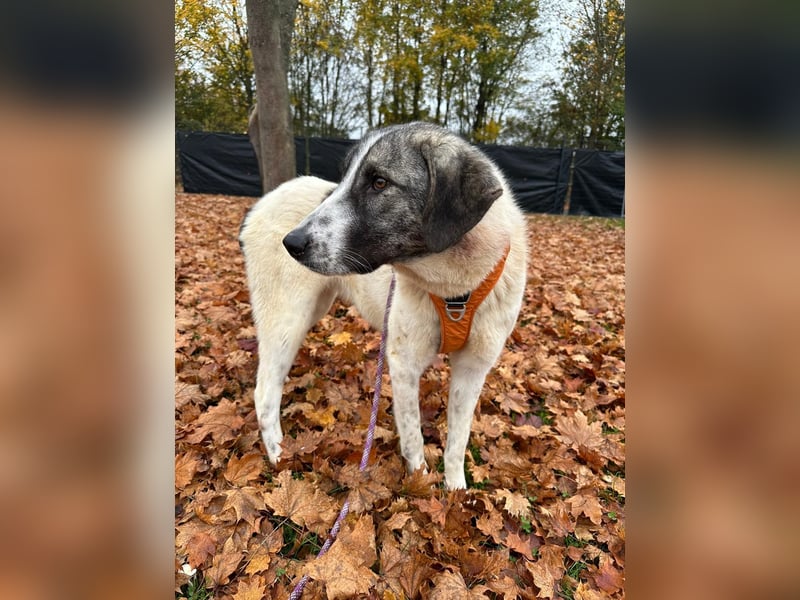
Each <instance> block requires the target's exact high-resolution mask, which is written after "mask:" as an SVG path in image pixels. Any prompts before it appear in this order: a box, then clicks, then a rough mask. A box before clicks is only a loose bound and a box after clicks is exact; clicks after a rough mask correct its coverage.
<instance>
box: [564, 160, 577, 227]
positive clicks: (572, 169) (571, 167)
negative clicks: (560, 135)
mask: <svg viewBox="0 0 800 600" xmlns="http://www.w3.org/2000/svg"><path fill="white" fill-rule="evenodd" d="M576 152H577V150H573V151H572V158H571V159H570V163H569V179H568V180H567V193H566V194H565V196H564V212H563V213H562V214H564V215H568V214H569V205H570V203H571V202H572V176H573V175H574V173H575V153H576Z"/></svg>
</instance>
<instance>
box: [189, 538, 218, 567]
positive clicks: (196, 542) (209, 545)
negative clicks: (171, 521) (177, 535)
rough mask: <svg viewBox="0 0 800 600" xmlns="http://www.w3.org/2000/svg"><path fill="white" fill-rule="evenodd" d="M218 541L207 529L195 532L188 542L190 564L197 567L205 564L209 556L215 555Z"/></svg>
mask: <svg viewBox="0 0 800 600" xmlns="http://www.w3.org/2000/svg"><path fill="white" fill-rule="evenodd" d="M216 547H217V545H216V541H215V540H214V538H213V537H211V536H210V535H209V534H208V533H206V532H205V531H198V532H197V533H195V534H194V535H193V536H192V537H191V538H190V539H189V542H188V543H187V544H186V552H187V556H188V561H189V565H190V566H191V567H193V568H197V567H199V566H201V565H203V564H204V563H205V562H206V560H208V559H209V557H211V556H213V555H214V551H215V550H216Z"/></svg>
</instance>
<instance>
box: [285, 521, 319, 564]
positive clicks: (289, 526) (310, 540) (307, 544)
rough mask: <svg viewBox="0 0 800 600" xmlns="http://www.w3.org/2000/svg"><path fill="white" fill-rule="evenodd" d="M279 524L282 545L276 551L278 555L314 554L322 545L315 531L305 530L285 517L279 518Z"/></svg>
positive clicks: (297, 556) (298, 555)
mask: <svg viewBox="0 0 800 600" xmlns="http://www.w3.org/2000/svg"><path fill="white" fill-rule="evenodd" d="M279 525H281V526H282V533H283V546H282V547H281V549H280V550H279V551H278V554H279V555H280V556H283V557H284V558H302V557H303V556H305V555H306V554H312V553H313V554H316V553H317V552H319V550H320V548H321V547H322V545H321V544H320V540H319V537H318V536H317V534H316V533H312V532H310V531H305V530H304V529H301V528H300V527H298V526H297V525H295V524H294V523H291V522H289V521H288V520H286V519H283V520H281V521H280V523H279ZM276 526H277V525H276Z"/></svg>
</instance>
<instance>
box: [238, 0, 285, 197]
mask: <svg viewBox="0 0 800 600" xmlns="http://www.w3.org/2000/svg"><path fill="white" fill-rule="evenodd" d="M246 6H247V27H248V33H249V38H250V50H251V51H252V53H253V68H254V71H255V78H256V111H257V114H253V115H251V119H250V127H249V128H248V129H249V132H250V134H251V138H250V139H251V142H253V148H254V149H255V151H256V156H257V157H258V163H259V170H260V172H261V185H262V187H263V191H264V193H266V192H269V191H270V190H272V189H274V188H275V187H277V186H278V185H280V184H281V183H283V182H284V181H287V180H289V179H291V178H293V177H294V176H295V174H296V173H297V170H296V166H295V158H294V136H293V134H292V118H291V113H290V108H289V84H288V80H287V73H288V69H289V49H290V45H291V38H292V28H293V26H294V15H295V11H296V9H297V0H247V3H246ZM256 134H257V135H256ZM254 136H255V137H256V140H254Z"/></svg>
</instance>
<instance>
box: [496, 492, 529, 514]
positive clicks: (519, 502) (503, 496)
mask: <svg viewBox="0 0 800 600" xmlns="http://www.w3.org/2000/svg"><path fill="white" fill-rule="evenodd" d="M494 497H495V498H497V499H498V500H500V501H503V502H504V504H503V508H505V510H506V512H507V513H508V514H510V515H511V516H512V517H526V518H528V517H530V514H531V510H530V507H531V504H530V502H529V501H528V499H527V498H526V497H525V496H523V495H522V494H520V493H517V492H512V491H510V490H506V489H500V490H497V491H495V493H494Z"/></svg>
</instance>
